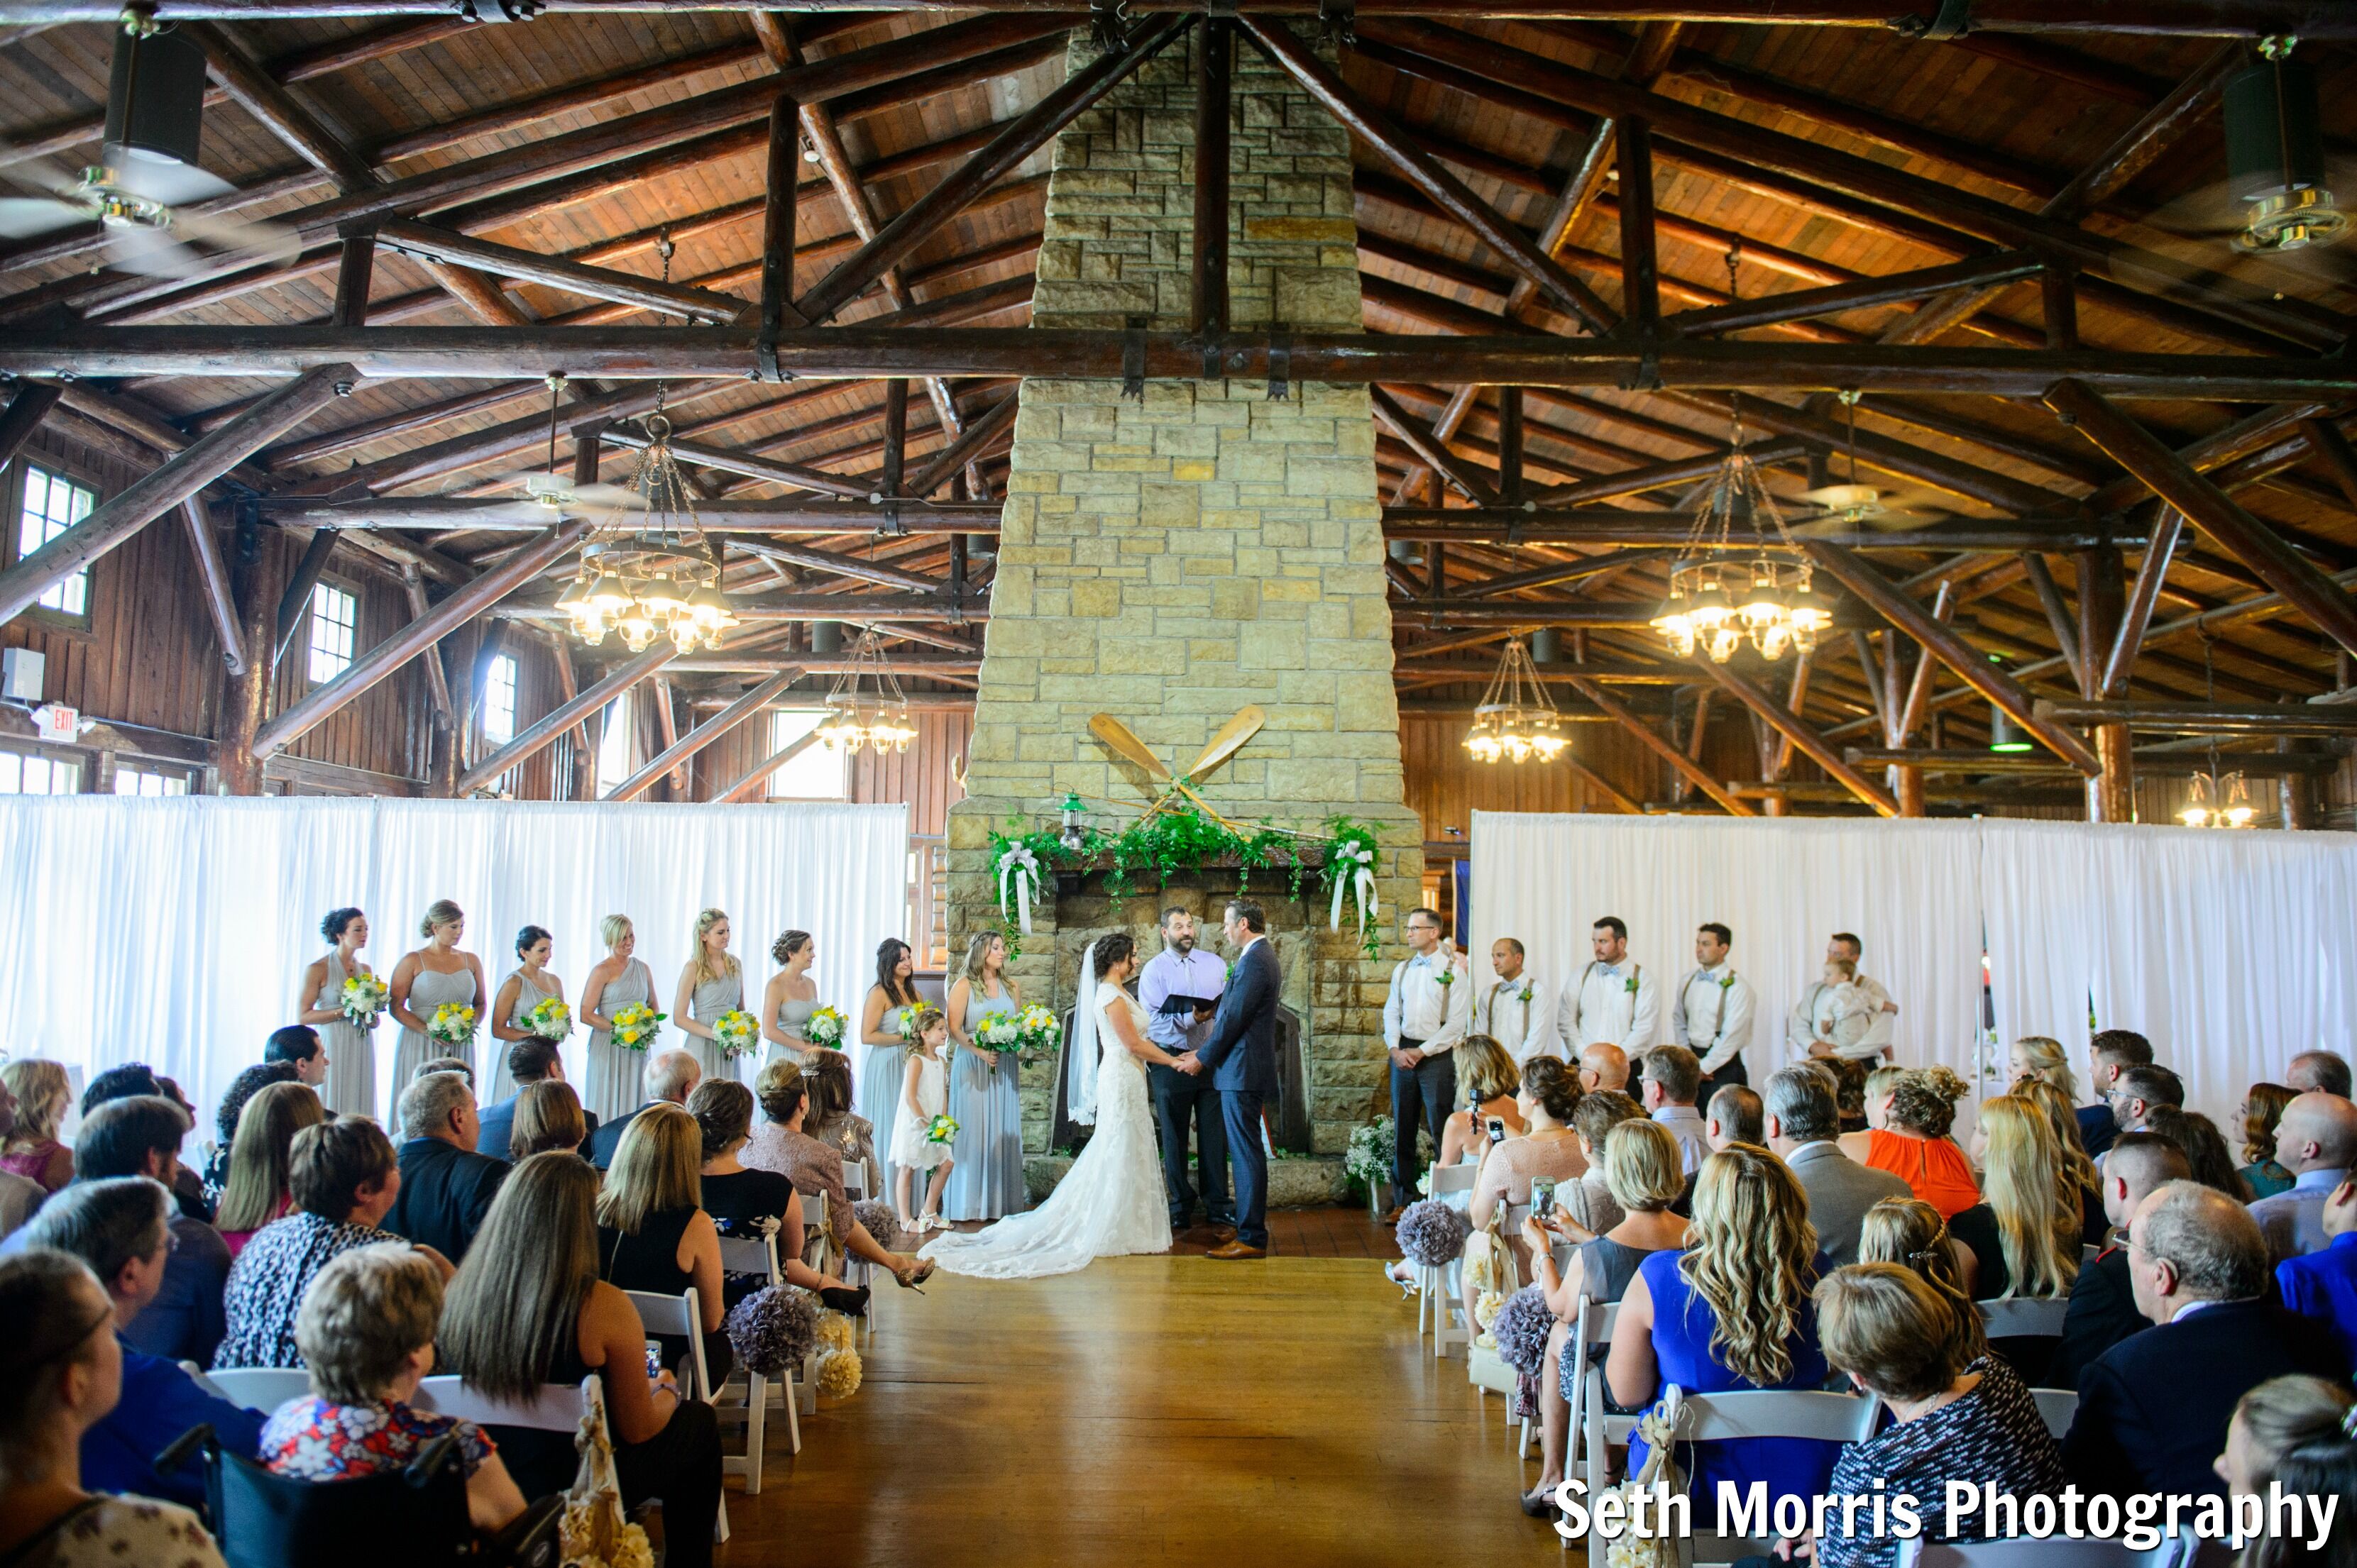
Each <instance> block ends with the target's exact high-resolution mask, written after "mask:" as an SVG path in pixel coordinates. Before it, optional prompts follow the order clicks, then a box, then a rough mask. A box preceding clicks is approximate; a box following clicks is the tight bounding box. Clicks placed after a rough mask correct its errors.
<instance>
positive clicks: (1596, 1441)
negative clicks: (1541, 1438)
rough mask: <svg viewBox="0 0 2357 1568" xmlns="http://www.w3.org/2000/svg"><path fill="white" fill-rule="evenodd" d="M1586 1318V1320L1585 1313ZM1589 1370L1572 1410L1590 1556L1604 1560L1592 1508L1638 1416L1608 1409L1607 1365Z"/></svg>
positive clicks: (1562, 1537) (1564, 1538)
mask: <svg viewBox="0 0 2357 1568" xmlns="http://www.w3.org/2000/svg"><path fill="white" fill-rule="evenodd" d="M1604 1310H1606V1311H1608V1312H1609V1313H1611V1314H1612V1315H1613V1316H1614V1318H1615V1319H1617V1318H1618V1316H1619V1315H1620V1308H1619V1307H1618V1306H1612V1307H1608V1308H1605V1309H1604ZM1583 1322H1585V1317H1584V1316H1583ZM1586 1370H1587V1376H1586V1377H1585V1379H1584V1380H1582V1381H1581V1383H1580V1385H1579V1391H1580V1407H1579V1409H1577V1410H1576V1411H1574V1412H1572V1419H1573V1422H1574V1423H1576V1425H1577V1428H1578V1441H1579V1443H1580V1444H1581V1445H1582V1447H1583V1448H1584V1449H1585V1455H1584V1456H1583V1459H1582V1462H1581V1463H1582V1467H1583V1468H1584V1469H1585V1470H1586V1472H1587V1477H1586V1479H1587V1504H1588V1508H1589V1510H1590V1522H1589V1529H1588V1537H1587V1560H1588V1561H1589V1562H1590V1563H1601V1562H1603V1561H1604V1560H1605V1557H1606V1556H1607V1555H1608V1553H1607V1551H1606V1548H1607V1546H1608V1545H1609V1542H1607V1541H1605V1540H1604V1539H1603V1538H1602V1537H1601V1536H1598V1534H1596V1533H1595V1525H1594V1519H1593V1510H1594V1509H1595V1507H1596V1499H1597V1498H1600V1497H1602V1496H1603V1495H1604V1485H1605V1482H1606V1480H1607V1479H1608V1478H1609V1476H1610V1474H1611V1452H1612V1448H1613V1445H1614V1444H1620V1445H1621V1446H1624V1447H1625V1446H1626V1445H1627V1444H1628V1442H1629V1434H1630V1433H1631V1432H1633V1431H1635V1430H1636V1427H1637V1418H1636V1417H1635V1416H1634V1415H1622V1414H1620V1413H1619V1412H1611V1411H1607V1410H1606V1409H1605V1408H1604V1369H1603V1368H1601V1367H1598V1366H1589V1367H1587V1369H1586ZM1564 1474H1566V1475H1569V1474H1571V1462H1570V1461H1569V1460H1568V1459H1566V1461H1565V1462H1564ZM1555 1538H1556V1541H1557V1542H1558V1543H1559V1544H1560V1545H1561V1546H1563V1547H1564V1549H1565V1550H1566V1551H1568V1550H1569V1549H1570V1547H1571V1537H1570V1536H1568V1535H1566V1534H1564V1533H1563V1532H1562V1531H1560V1530H1558V1531H1556V1532H1555Z"/></svg>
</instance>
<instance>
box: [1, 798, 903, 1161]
mask: <svg viewBox="0 0 2357 1568" xmlns="http://www.w3.org/2000/svg"><path fill="white" fill-rule="evenodd" d="M908 834H909V825H908V810H907V808H906V807H905V806H901V805H881V806H836V805H802V804H788V803H778V804H762V805H748V806H712V805H677V806H673V805H636V804H633V805H603V804H571V803H564V802H537V801H456V800H332V799H309V798H303V799H292V800H222V799H186V800H143V799H135V798H126V797H118V796H62V797H46V798H43V797H8V798H5V799H0V951H5V952H8V953H13V954H14V955H16V956H15V957H14V958H13V959H12V960H10V961H8V962H6V963H5V964H0V1027H5V1039H0V1047H5V1049H6V1051H7V1052H8V1054H9V1055H11V1056H13V1057H28V1056H45V1057H49V1058H55V1059H57V1060H60V1061H63V1062H65V1063H67V1064H68V1065H69V1066H78V1067H81V1069H83V1070H84V1072H85V1073H86V1074H88V1073H94V1072H97V1071H100V1070H102V1069H105V1068H108V1067H111V1066H113V1065H116V1064H118V1063H121V1062H126V1061H145V1062H147V1063H149V1064H151V1065H152V1066H154V1067H155V1069H156V1070H157V1071H158V1072H163V1073H167V1074H169V1075H170V1076H172V1077H174V1078H176V1079H178V1080H179V1083H180V1086H181V1088H182V1089H183V1090H186V1091H187V1093H188V1096H189V1097H190V1098H191V1099H193V1100H195V1101H197V1102H198V1105H199V1109H200V1111H201V1112H203V1113H204V1114H206V1115H208V1116H209V1115H210V1111H211V1108H212V1106H213V1105H214V1104H216V1103H217V1102H218V1101H219V1099H220V1096H221V1091H222V1090H225V1089H226V1088H227V1087H228V1086H229V1082H230V1080H231V1079H232V1078H234V1077H235V1076H236V1075H237V1073H238V1072H239V1070H240V1069H243V1068H245V1067H248V1066H250V1065H252V1064H253V1063H254V1062H256V1061H259V1060H260V1059H261V1056H262V1046H263V1042H264V1039H265V1038H266V1037H267V1036H268V1035H269V1033H270V1031H271V1030H273V1029H274V1028H276V1027H278V1026H280V1025H282V1024H284V1023H285V1022H287V1021H288V1019H290V1018H291V1017H292V1016H293V1012H292V1009H293V1007H294V1006H295V1004H296V994H295V993H296V985H297V983H298V982H299V980H300V979H301V977H302V973H303V971H304V969H305V968H306V967H307V965H308V964H309V963H310V962H311V961H313V960H314V959H316V958H317V957H319V956H320V955H321V954H322V953H323V952H325V951H326V944H325V943H324V942H323V941H322V940H321V939H320V937H319V931H318V927H319V919H320V917H321V916H322V915H324V914H325V913H326V912H327V911H328V910H329V909H331V908H339V907H340V906H344V905H356V906H358V907H359V908H362V909H364V910H366V911H367V912H368V916H369V921H370V925H371V929H372V936H371V946H370V949H369V950H368V951H367V952H365V953H364V954H363V955H362V956H363V957H364V958H365V959H366V960H367V961H368V962H369V964H370V965H371V967H372V968H374V969H375V970H376V971H377V972H379V973H381V974H385V975H388V976H389V975H390V974H391V973H392V972H393V965H394V964H395V963H397V962H398V961H400V958H401V955H402V954H403V953H404V952H406V951H408V950H410V949H412V948H414V947H415V946H417V945H418V940H419V939H418V936H417V926H418V920H419V918H421V917H422V916H423V914H424V913H425V907H426V906H427V905H428V904H431V903H432V902H433V901H434V900H436V899H437V898H450V899H455V900H456V901H457V904H458V906H459V907H460V908H463V909H464V910H465V911H466V912H467V936H466V940H465V944H464V945H465V946H466V947H467V948H468V950H470V951H473V952H474V953H476V954H478V955H479V957H480V958H481V959H482V961H483V968H484V972H485V973H486V975H487V976H488V977H489V979H490V983H491V985H492V987H493V988H494V989H496V988H497V987H498V985H499V983H500V980H501V978H502V977H504V976H505V975H506V973H507V972H508V971H509V970H511V969H512V968H514V967H515V956H514V942H515V935H516V932H517V931H518V929H521V928H522V927H523V926H525V925H527V924H530V925H539V926H545V927H547V928H548V929H550V931H552V932H553V933H554V938H555V949H556V951H555V957H554V968H555V969H556V971H557V972H558V973H560V974H562V975H563V976H564V978H565V993H566V994H567V995H568V996H573V997H578V996H579V995H580V992H581V983H582V981H583V980H584V978H585V977H587V974H588V972H589V968H590V966H591V965H592V964H594V963H596V962H597V960H598V959H599V958H601V957H603V956H604V946H603V944H602V943H601V942H600V941H599V940H598V937H597V926H598V923H599V921H600V920H602V919H603V918H604V917H606V916H607V915H609V914H626V915H628V916H630V919H631V922H632V924H633V925H634V926H635V927H636V928H637V931H638V939H639V944H638V956H639V957H640V958H642V959H644V960H646V961H647V963H648V964H649V966H650V967H651V969H652V970H653V972H654V977H655V985H656V990H657V993H658V997H657V1002H656V1005H657V1006H658V1007H660V1008H661V1009H662V1011H664V1012H666V1013H668V1012H670V1011H671V1010H672V1007H671V999H672V994H673V987H674V986H675V984H676V983H677V981H678V978H679V973H680V970H681V968H682V967H683V965H684V964H685V963H686V962H687V960H688V957H689V948H690V938H691V929H692V926H693V923H694V919H695V917H696V914H697V912H698V911H700V910H702V909H705V908H721V909H726V911H727V912H728V915H729V917H730V924H731V927H732V929H733V933H734V939H733V940H734V945H733V948H732V950H733V951H735V952H736V953H737V957H738V958H739V960H740V961H742V962H743V963H744V965H745V993H746V1005H747V1007H748V1009H750V1008H756V1007H758V1006H759V1000H760V993H761V987H762V985H763V984H764V983H766V982H767V980H768V979H769V976H770V973H771V972H773V970H774V968H775V965H773V964H772V963H771V961H770V942H771V941H772V940H775V939H776V937H777V935H778V933H779V932H780V931H783V930H786V929H792V928H799V929H803V930H807V931H810V932H812V933H813V935H814V937H815V940H816V941H817V945H818V958H817V961H816V966H815V969H814V971H813V973H814V976H815V978H816V979H817V981H818V985H819V994H820V997H821V998H822V1000H823V1001H826V1002H831V1003H833V1004H835V1005H837V1006H839V1007H842V1008H843V1009H844V1010H845V1012H847V1013H849V1014H851V1015H852V1016H853V1017H855V1018H856V1016H857V1009H858V1005H859V1003H860V1001H861V999H862V998H863V997H864V996H865V995H866V990H867V987H868V986H869V985H870V984H871V983H873V981H874V977H875V968H876V962H875V953H876V947H877V943H878V942H880V941H882V940H884V939H885V938H886V937H888V936H898V937H904V938H905V937H906V936H907V935H908V932H907V931H906V930H905V929H904V928H905V927H906V926H907V924H908V893H907V880H908ZM488 1000H489V999H488V998H486V1002H487V1003H488ZM394 1034H395V1028H394V1026H393V1023H392V1022H391V1021H390V1020H387V1021H386V1022H385V1023H384V1024H382V1026H379V1028H378V1031H377V1035H378V1038H377V1103H378V1104H379V1105H381V1106H382V1105H384V1104H387V1103H389V1094H388V1090H390V1088H391V1083H390V1079H391V1076H392V1067H393V1036H394ZM583 1037H584V1036H581V1035H579V1034H576V1036H574V1038H575V1040H576V1043H577V1042H579V1041H580V1040H581V1039H582V1038H583ZM488 1038H489V1036H488V1035H484V1036H478V1044H479V1045H480V1043H481V1041H483V1040H485V1039H488ZM758 1060H759V1058H748V1067H747V1072H746V1076H747V1077H748V1078H749V1077H750V1076H751V1072H752V1070H753V1067H754V1066H756V1065H758ZM576 1070H577V1069H576ZM204 1131H205V1129H201V1128H200V1129H199V1132H200V1133H203V1132H204Z"/></svg>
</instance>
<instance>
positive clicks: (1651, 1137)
mask: <svg viewBox="0 0 2357 1568" xmlns="http://www.w3.org/2000/svg"><path fill="white" fill-rule="evenodd" d="M1603 1161H1604V1185H1605V1187H1607V1188H1608V1189H1609V1190H1610V1192H1611V1194H1612V1201H1613V1202H1615V1203H1617V1204H1619V1205H1620V1207H1621V1208H1625V1209H1627V1210H1629V1211H1630V1212H1631V1213H1632V1214H1658V1213H1660V1212H1661V1211H1662V1210H1663V1209H1665V1208H1669V1206H1670V1205H1671V1204H1673V1203H1675V1202H1676V1201H1677V1200H1678V1199H1679V1198H1681V1197H1684V1196H1685V1190H1686V1172H1685V1163H1684V1160H1683V1159H1682V1158H1681V1157H1680V1155H1679V1154H1678V1141H1677V1139H1675V1138H1674V1137H1672V1136H1671V1135H1670V1130H1669V1129H1668V1128H1667V1127H1664V1126H1663V1125H1662V1124H1661V1123H1660V1122H1649V1121H1634V1122H1614V1123H1613V1124H1612V1129H1611V1131H1609V1132H1608V1133H1605V1134H1604V1153H1603Z"/></svg>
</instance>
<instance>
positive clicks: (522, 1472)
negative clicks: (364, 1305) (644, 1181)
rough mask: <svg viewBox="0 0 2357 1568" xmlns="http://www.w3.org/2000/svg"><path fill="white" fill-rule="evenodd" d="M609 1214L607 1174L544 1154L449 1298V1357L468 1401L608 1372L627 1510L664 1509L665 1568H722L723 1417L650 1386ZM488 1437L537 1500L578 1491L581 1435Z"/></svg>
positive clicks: (674, 1391)
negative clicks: (609, 1267)
mask: <svg viewBox="0 0 2357 1568" xmlns="http://www.w3.org/2000/svg"><path fill="white" fill-rule="evenodd" d="M674 1114H677V1115H679V1116H680V1117H681V1118H682V1119H684V1117H685V1112H674ZM596 1206H597V1172H596V1171H594V1170H592V1169H591V1168H590V1167H589V1166H588V1165H585V1164H583V1163H582V1162H581V1161H579V1160H577V1159H574V1158H572V1157H571V1156H569V1155H559V1154H542V1155H533V1156H532V1157H531V1158H530V1159H527V1160H525V1161H524V1162H523V1163H522V1164H521V1165H518V1166H517V1167H516V1169H515V1174H514V1175H513V1176H511V1177H510V1178H509V1180H508V1181H507V1182H506V1183H505V1184H504V1185H503V1186H502V1187H500V1196H499V1198H498V1200H497V1201H496V1202H494V1203H493V1204H492V1205H491V1212H490V1217H489V1218H488V1219H485V1220H484V1222H483V1231H482V1236H481V1244H480V1245H479V1247H478V1248H477V1249H476V1252H475V1255H474V1257H472V1258H471V1259H469V1260H468V1264H467V1267H466V1268H464V1269H462V1270H460V1271H459V1273H458V1276H457V1279H456V1280H454V1281H452V1282H451V1283H450V1284H449V1286H448V1291H447V1296H446V1297H445V1299H444V1302H443V1308H442V1321H441V1324H440V1326H439V1327H438V1329H437V1330H436V1336H435V1349H436V1355H437V1356H439V1357H440V1358H441V1359H442V1362H443V1365H444V1368H445V1369H446V1370H447V1371H451V1372H455V1373H457V1374H458V1375H459V1376H461V1377H463V1378H464V1379H465V1380H466V1381H467V1386H468V1388H469V1389H471V1390H474V1391H477V1392H479V1393H481V1394H485V1395H488V1396H489V1397H490V1398H493V1399H500V1400H511V1401H519V1402H521V1401H525V1400H530V1399H533V1398H536V1397H537V1396H538V1395H539V1393H540V1391H541V1389H542V1387H543V1386H544V1384H548V1383H566V1384H578V1383H579V1382H580V1381H581V1380H583V1379H584V1378H586V1377H587V1376H588V1375H589V1374H590V1373H592V1372H596V1373H597V1374H599V1377H600V1380H601V1381H602V1382H603V1383H604V1385H605V1394H606V1416H607V1422H608V1425H609V1427H610V1428H611V1429H612V1433H613V1439H614V1468H615V1471H616V1474H617V1477H618V1479H619V1482H620V1484H621V1492H622V1501H623V1503H624V1505H625V1506H626V1507H631V1508H635V1507H637V1506H639V1505H640V1504H641V1503H643V1502H645V1501H647V1500H648V1499H650V1498H661V1499H662V1512H663V1520H662V1525H663V1555H664V1558H665V1560H666V1561H667V1562H668V1563H671V1564H673V1568H710V1564H711V1562H712V1535H713V1530H714V1526H715V1525H716V1522H717V1520H718V1518H719V1513H720V1428H719V1423H718V1420H717V1418H716V1416H715V1415H714V1414H713V1411H712V1407H711V1406H710V1405H707V1404H699V1403H696V1402H694V1401H691V1400H687V1399H684V1398H683V1397H682V1396H681V1393H680V1389H679V1383H678V1380H676V1379H675V1378H674V1377H673V1374H672V1373H671V1372H670V1371H669V1370H668V1369H665V1370H663V1371H662V1372H661V1373H659V1374H657V1375H656V1376H654V1377H652V1378H650V1377H648V1376H647V1375H646V1339H647V1334H646V1326H645V1325H644V1324H643V1323H642V1322H641V1321H640V1317H639V1314H638V1309H637V1308H636V1307H634V1306H632V1305H630V1297H629V1296H627V1295H625V1294H622V1292H621V1290H620V1289H619V1287H617V1286H615V1285H612V1284H609V1283H607V1282H605V1281H604V1280H601V1279H599V1278H598V1239H597V1208H596ZM489 1431H490V1436H491V1438H492V1440H493V1441H495V1442H496V1443H498V1444H499V1445H500V1456H501V1458H502V1459H503V1460H504V1461H505V1463H506V1465H507V1466H508V1470H509V1473H510V1475H511V1476H512V1477H514V1478H515V1481H516V1484H517V1486H518V1488H519V1489H520V1490H522V1492H523V1493H524V1494H525V1495H526V1496H529V1497H542V1496H545V1495H546V1494H548V1493H550V1492H554V1491H562V1490H564V1489H565V1488H566V1487H570V1486H571V1485H572V1484H573V1478H574V1475H575V1472H576V1468H577V1466H578V1461H577V1459H576V1456H575V1455H574V1449H573V1434H572V1433H570V1432H533V1431H528V1430H525V1429H522V1428H516V1427H504V1426H496V1425H495V1426H492V1427H490V1429H489Z"/></svg>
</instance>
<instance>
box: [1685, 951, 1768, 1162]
mask: <svg viewBox="0 0 2357 1568" xmlns="http://www.w3.org/2000/svg"><path fill="white" fill-rule="evenodd" d="M1734 947H1735V933H1734V932H1733V931H1731V930H1729V929H1727V927H1726V926H1724V925H1722V924H1720V923H1719V922H1718V921H1717V920H1706V921H1704V922H1703V924H1702V926H1701V928H1700V929H1698V930H1696V931H1695V949H1694V950H1695V967H1694V968H1693V969H1692V970H1690V971H1688V972H1687V973H1686V976H1685V978H1684V979H1683V980H1681V981H1679V982H1678V992H1677V997H1676V1000H1675V1001H1674V1002H1673V1003H1672V1004H1670V1043H1671V1044H1672V1045H1675V1046H1684V1047H1686V1049H1688V1050H1690V1051H1692V1052H1694V1054H1695V1057H1696V1058H1699V1059H1700V1060H1701V1062H1702V1090H1701V1093H1700V1095H1699V1096H1698V1098H1699V1099H1701V1101H1703V1102H1704V1103H1705V1104H1707V1103H1709V1101H1710V1100H1711V1098H1712V1097H1713V1096H1715V1095H1717V1092H1718V1091H1719V1090H1722V1089H1725V1088H1727V1086H1728V1085H1729V1084H1749V1082H1750V1081H1751V1078H1750V1074H1749V1072H1748V1071H1747V1070H1746V1069H1745V1067H1744V1065H1743V1053H1744V1052H1745V1051H1746V1050H1749V1048H1750V1047H1751V1021H1752V1014H1753V1011H1754V1009H1755V1006H1756V1001H1757V999H1756V998H1755V996H1754V995H1753V993H1752V990H1751V982H1749V980H1746V979H1745V978H1744V977H1743V976H1741V975H1740V974H1738V973H1737V972H1735V966H1734V965H1733V964H1731V963H1729V962H1728V961H1727V954H1728V953H1729V952H1730V951H1732V950H1734ZM1747 1142H1750V1143H1758V1142H1759V1140H1758V1139H1757V1138H1752V1139H1749V1140H1747Z"/></svg>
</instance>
